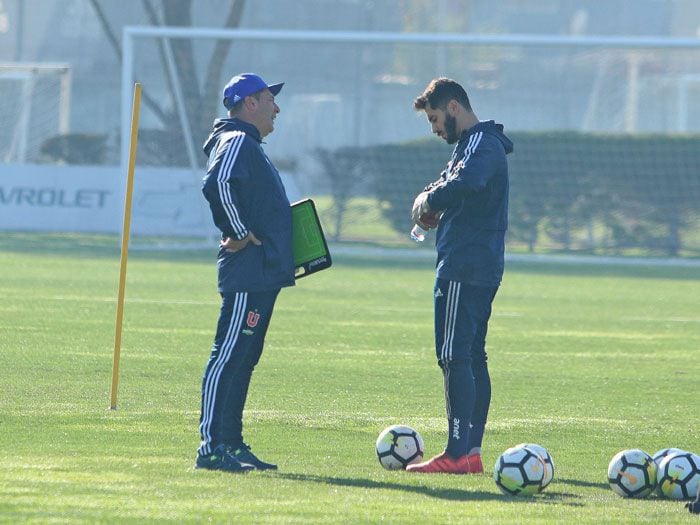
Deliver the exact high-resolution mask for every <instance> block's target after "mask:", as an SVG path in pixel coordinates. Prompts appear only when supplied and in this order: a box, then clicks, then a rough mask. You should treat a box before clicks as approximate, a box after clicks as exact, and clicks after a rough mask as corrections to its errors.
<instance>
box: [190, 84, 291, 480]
mask: <svg viewBox="0 0 700 525" xmlns="http://www.w3.org/2000/svg"><path fill="white" fill-rule="evenodd" d="M282 86H283V84H281V83H280V84H272V85H268V84H267V83H266V82H265V81H264V80H263V79H262V78H260V77H259V76H258V75H255V74H252V73H244V74H241V75H237V76H235V77H233V78H232V79H231V80H230V81H229V82H228V84H227V85H226V87H225V88H224V93H223V98H224V106H225V107H226V109H227V110H228V117H229V118H227V119H217V120H216V121H215V122H214V129H213V131H212V133H211V135H210V136H209V138H208V139H207V141H206V143H205V145H204V152H205V153H206V154H207V155H208V157H209V161H208V164H207V174H206V176H205V177H204V185H203V189H202V191H203V193H204V196H205V198H206V199H207V201H208V202H209V207H210V208H211V213H212V217H213V219H214V224H216V226H217V228H218V229H219V230H221V236H222V240H221V243H220V247H219V255H218V260H217V267H218V290H219V293H220V294H221V297H222V304H221V311H220V314H219V321H218V325H217V329H216V336H215V338H214V346H213V348H212V350H211V356H210V357H209V362H208V363H207V367H206V370H205V372H204V378H203V380H202V407H201V416H200V424H199V431H200V434H201V439H202V441H201V444H200V446H199V450H198V451H197V459H196V463H195V467H196V468H205V469H211V470H225V471H229V472H245V471H247V470H252V469H257V470H266V469H276V468H277V465H274V464H272V463H266V462H264V461H262V460H260V459H259V458H258V457H257V456H255V454H253V452H252V451H251V450H250V447H249V446H248V445H247V444H246V443H245V442H244V441H243V422H242V421H243V407H244V406H245V401H246V396H247V393H248V386H249V384H250V379H251V376H252V373H253V369H254V368H255V365H256V364H257V363H258V360H259V359H260V355H261V354H262V350H263V344H264V341H265V333H266V332H267V328H268V325H269V323H270V318H271V317H272V310H273V308H274V305H275V300H276V299H277V295H278V293H279V291H280V289H281V288H282V287H284V286H293V285H294V261H293V256H292V216H291V209H290V206H289V199H288V198H287V195H286V193H285V189H284V186H283V185H282V180H281V179H280V176H279V173H278V172H277V170H276V169H275V167H274V166H273V164H272V162H271V161H270V159H269V158H268V157H267V155H266V154H265V152H264V151H263V149H262V147H261V143H262V139H263V138H264V137H265V136H267V135H268V134H270V133H272V131H273V130H274V121H275V117H276V116H277V115H278V114H279V112H280V108H279V106H278V105H277V103H276V102H275V95H277V94H278V93H279V92H280V90H281V89H282Z"/></svg>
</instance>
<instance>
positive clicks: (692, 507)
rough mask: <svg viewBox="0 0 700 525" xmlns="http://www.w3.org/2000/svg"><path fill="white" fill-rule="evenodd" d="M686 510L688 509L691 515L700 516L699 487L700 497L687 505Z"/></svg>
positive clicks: (699, 490)
mask: <svg viewBox="0 0 700 525" xmlns="http://www.w3.org/2000/svg"><path fill="white" fill-rule="evenodd" d="M685 508H686V509H688V511H689V512H690V513H691V514H700V486H699V487H698V495H697V497H696V499H695V501H691V502H690V503H686V504H685Z"/></svg>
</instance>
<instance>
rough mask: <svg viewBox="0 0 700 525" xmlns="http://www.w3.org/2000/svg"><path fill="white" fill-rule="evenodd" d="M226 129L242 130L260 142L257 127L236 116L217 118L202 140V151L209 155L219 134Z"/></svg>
mask: <svg viewBox="0 0 700 525" xmlns="http://www.w3.org/2000/svg"><path fill="white" fill-rule="evenodd" d="M227 131H243V132H245V133H246V135H250V136H251V137H253V138H254V139H255V140H257V141H258V142H260V141H261V140H262V139H261V138H260V132H259V131H258V128H256V127H255V126H253V125H252V124H249V123H248V122H243V121H242V120H239V119H237V118H218V119H216V120H215V121H214V129H212V131H211V133H210V134H209V137H207V140H206V141H204V147H203V148H204V153H205V154H206V155H207V157H208V156H209V153H211V150H212V149H213V148H214V146H215V145H216V143H217V142H218V140H219V136H220V135H221V134H222V133H225V132H227Z"/></svg>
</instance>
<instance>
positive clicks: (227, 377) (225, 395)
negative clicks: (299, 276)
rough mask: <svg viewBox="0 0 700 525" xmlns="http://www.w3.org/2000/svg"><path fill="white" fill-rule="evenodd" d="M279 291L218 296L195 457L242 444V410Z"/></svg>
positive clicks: (205, 372)
mask: <svg viewBox="0 0 700 525" xmlns="http://www.w3.org/2000/svg"><path fill="white" fill-rule="evenodd" d="M278 294H279V290H273V291H270V292H233V293H224V294H221V295H222V302H221V311H220V313H219V321H218V323H217V328H216V336H215V338H214V346H213V348H212V349H211V355H210V357H209V361H208V363H207V367H206V370H205V371H204V378H203V379H202V412H201V415H200V419H199V433H200V435H201V438H202V442H201V444H200V446H199V450H198V453H199V454H200V455H202V456H204V455H208V454H211V453H212V451H213V450H214V449H215V448H216V447H217V446H218V445H219V444H222V443H224V444H227V445H231V446H232V447H234V448H237V447H239V446H240V445H241V443H243V407H244V406H245V401H246V397H247V395H248V386H249V385H250V378H251V376H252V374H253V370H254V369H255V365H257V364H258V361H259V359H260V356H261V354H262V350H263V344H264V342H265V334H266V333H267V328H268V326H269V324H270V318H271V317H272V310H273V308H274V306H275V300H276V299H277V295H278Z"/></svg>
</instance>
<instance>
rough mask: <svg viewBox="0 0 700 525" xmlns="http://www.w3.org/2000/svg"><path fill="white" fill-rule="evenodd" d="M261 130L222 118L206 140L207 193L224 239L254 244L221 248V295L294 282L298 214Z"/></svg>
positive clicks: (272, 288)
mask: <svg viewBox="0 0 700 525" xmlns="http://www.w3.org/2000/svg"><path fill="white" fill-rule="evenodd" d="M260 144H261V138H260V133H259V132H258V130H257V128H256V127H255V126H253V125H252V124H248V123H247V122H243V121H241V120H238V119H236V118H233V119H218V120H216V121H215V122H214V130H213V131H212V133H211V135H210V136H209V138H208V139H207V141H206V142H205V144H204V152H205V153H206V154H207V155H208V156H209V162H208V164H207V174H206V175H205V177H204V181H203V187H202V192H203V193H204V197H205V198H206V199H207V201H208V202H209V207H210V209H211V213H212V216H213V218H214V224H216V226H217V227H218V228H219V230H221V233H222V237H224V238H225V237H232V238H234V239H243V238H244V237H245V236H246V235H248V232H251V231H252V232H253V233H254V234H255V236H256V237H257V238H258V239H259V240H260V241H261V242H262V245H261V246H255V245H254V244H253V243H249V244H248V245H247V246H246V247H245V248H244V249H242V250H240V251H238V252H235V253H231V252H227V251H226V250H224V249H223V248H222V249H220V250H219V256H218V260H217V266H218V275H219V280H218V289H219V292H220V293H231V292H264V291H271V290H278V289H280V288H282V287H284V286H293V285H294V259H293V255H292V212H291V208H290V206H289V199H288V198H287V194H286V192H285V190H284V186H283V184H282V180H281V179H280V176H279V173H278V172H277V169H275V167H274V166H273V165H272V162H270V159H268V157H267V155H266V154H265V152H264V151H263V149H262V147H261V146H260Z"/></svg>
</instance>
